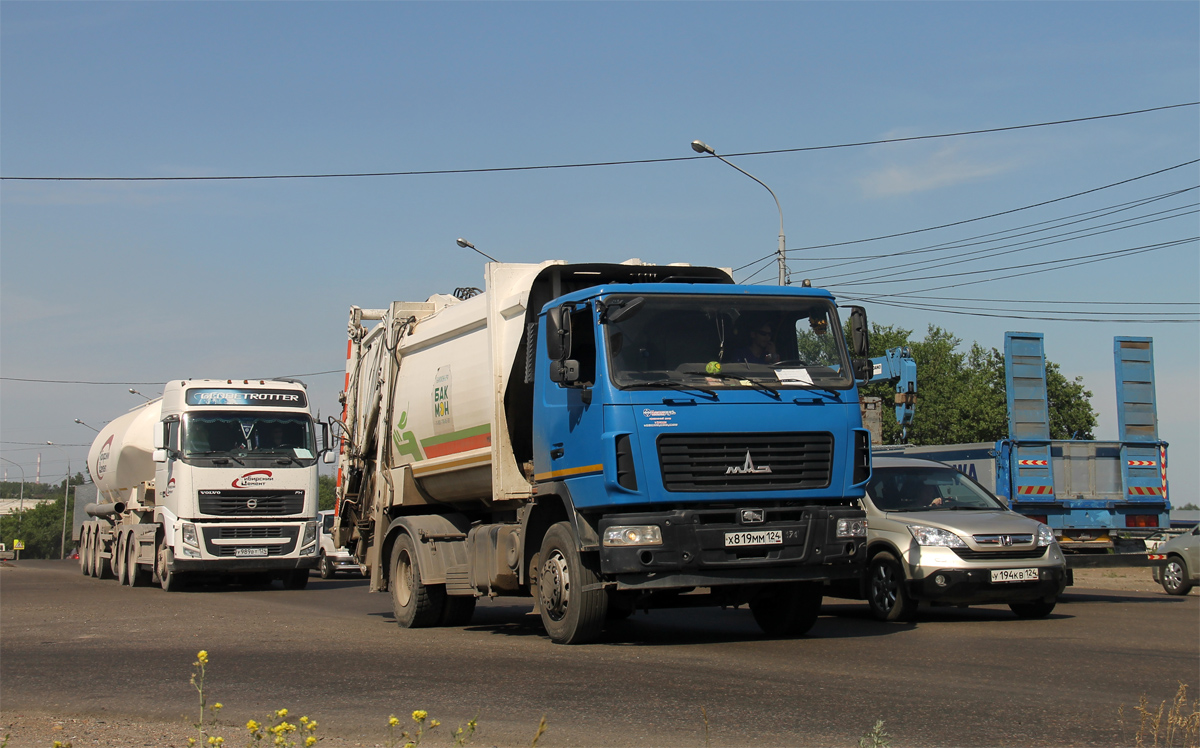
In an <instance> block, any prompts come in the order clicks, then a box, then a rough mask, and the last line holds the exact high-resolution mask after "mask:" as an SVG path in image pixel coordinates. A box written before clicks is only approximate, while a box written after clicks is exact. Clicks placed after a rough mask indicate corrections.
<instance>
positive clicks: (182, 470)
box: [79, 379, 334, 590]
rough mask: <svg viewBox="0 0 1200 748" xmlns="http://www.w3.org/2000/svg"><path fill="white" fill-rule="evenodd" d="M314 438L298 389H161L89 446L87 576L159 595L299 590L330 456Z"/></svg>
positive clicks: (231, 383)
mask: <svg viewBox="0 0 1200 748" xmlns="http://www.w3.org/2000/svg"><path fill="white" fill-rule="evenodd" d="M319 431H320V436H321V439H320V444H321V445H322V446H324V445H325V444H326V442H327V438H326V433H327V431H326V428H325V427H321V429H320V430H319ZM317 432H318V429H317V428H316V427H315V425H314V423H313V420H312V417H311V415H310V414H309V407H308V395H307V392H306V390H305V387H304V385H303V384H302V383H300V382H296V381H291V380H239V381H235V380H231V379H226V380H213V379H200V380H190V379H189V380H172V381H171V382H168V383H167V384H166V385H165V387H164V388H163V395H162V397H161V398H159V399H155V400H151V401H149V402H147V403H144V404H142V405H140V406H138V407H137V408H134V409H133V410H131V411H129V412H128V413H126V414H125V415H123V416H120V417H119V418H116V419H114V420H113V421H111V422H110V423H109V424H108V425H106V426H105V427H104V428H103V429H101V431H100V433H99V434H97V436H96V439H95V441H94V442H93V443H92V447H91V450H90V451H89V452H88V459H87V468H88V472H89V473H90V474H91V476H92V480H93V481H94V482H95V484H96V488H97V492H98V498H99V501H98V502H96V503H93V504H88V505H87V507H86V512H87V514H88V516H89V517H90V519H89V520H87V521H85V522H84V523H83V525H82V527H81V528H80V531H79V542H80V554H79V563H80V568H81V570H82V572H83V573H84V574H85V575H88V576H94V577H100V578H112V577H114V576H115V577H116V578H117V579H119V580H120V581H121V583H122V584H127V585H130V586H140V585H145V584H150V583H154V584H159V585H161V586H162V588H163V589H165V590H177V589H180V588H181V587H183V586H185V585H186V584H188V583H189V582H191V581H200V580H207V581H222V580H224V581H229V580H237V581H242V582H249V583H257V584H263V583H267V582H269V581H270V580H271V579H281V580H282V581H283V583H284V585H285V586H287V587H289V588H293V589H298V588H303V587H304V586H305V585H306V584H307V582H308V570H309V569H311V568H314V567H315V566H316V564H317V559H318V555H317V551H318V547H319V546H318V542H317V540H318V533H317V526H316V513H317V459H318V458H319V457H320V456H321V454H322V452H324V453H325V455H326V458H327V460H326V461H327V462H332V460H333V457H334V455H333V454H332V452H329V450H327V449H324V450H322V449H319V448H318V439H317V435H318V433H317Z"/></svg>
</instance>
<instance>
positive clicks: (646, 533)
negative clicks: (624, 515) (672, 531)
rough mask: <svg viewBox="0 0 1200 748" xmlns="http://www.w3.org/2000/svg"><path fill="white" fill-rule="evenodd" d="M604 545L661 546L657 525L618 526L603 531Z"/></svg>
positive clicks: (660, 533)
mask: <svg viewBox="0 0 1200 748" xmlns="http://www.w3.org/2000/svg"><path fill="white" fill-rule="evenodd" d="M604 545H662V530H660V529H659V528H658V525H619V526H616V527H610V528H608V529H606V530H605V531H604Z"/></svg>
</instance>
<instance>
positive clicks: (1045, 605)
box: [1008, 600, 1055, 618]
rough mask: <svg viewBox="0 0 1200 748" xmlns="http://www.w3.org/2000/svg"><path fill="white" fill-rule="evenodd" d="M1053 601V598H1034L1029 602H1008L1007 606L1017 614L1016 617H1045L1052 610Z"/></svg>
mask: <svg viewBox="0 0 1200 748" xmlns="http://www.w3.org/2000/svg"><path fill="white" fill-rule="evenodd" d="M1054 603H1055V601H1054V600H1051V601H1050V602H1046V601H1045V600H1035V601H1033V602H1029V603H1009V604H1008V607H1009V610H1011V611H1012V612H1013V613H1016V614H1017V618H1045V617H1046V616H1048V615H1050V611H1052V610H1054Z"/></svg>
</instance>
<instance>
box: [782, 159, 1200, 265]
mask: <svg viewBox="0 0 1200 748" xmlns="http://www.w3.org/2000/svg"><path fill="white" fill-rule="evenodd" d="M1195 163H1200V158H1194V159H1192V160H1191V161H1184V162H1183V163H1182V164H1175V165H1174V166H1168V167H1167V168H1165V169H1159V170H1158V171H1152V172H1150V173H1149V174H1142V175H1140V176H1136V177H1130V178H1129V179H1122V180H1121V181H1120V182H1113V183H1111V184H1106V185H1103V186H1101V187H1093V188H1092V189H1090V190H1084V191H1083V192H1076V193H1074V194H1071V195H1063V196H1062V197H1056V198H1054V199H1052V200H1043V201H1042V202H1040V203H1033V204H1032V205H1023V206H1021V207H1019V208H1011V209H1009V210H1002V211H1000V212H999V213H990V214H988V215H986V216H978V217H976V218H966V219H963V220H961V221H954V222H952V223H943V224H941V225H940V226H927V227H925V228H923V229H913V230H911V231H900V232H897V233H895V234H884V235H882V236H872V237H870V238H867V239H853V240H850V241H844V242H833V243H830V244H813V245H811V246H808V247H797V248H796V249H789V250H786V251H787V252H803V251H805V250H809V249H825V248H827V247H844V246H847V245H849V244H864V243H866V242H875V241H880V240H882V239H895V238H896V237H899V236H911V235H913V234H921V233H924V232H926V231H937V230H938V229H947V228H950V227H951V226H961V225H963V224H964V223H974V222H975V221H985V220H987V219H989V218H997V217H999V216H1006V215H1009V214H1010V213H1018V212H1020V211H1022V210H1030V209H1032V208H1040V207H1042V206H1044V205H1050V204H1052V203H1060V202H1062V201H1063V200H1071V199H1072V198H1076V197H1082V196H1083V195H1090V194H1091V193H1093V192H1099V191H1101V190H1107V189H1111V188H1113V187H1119V186H1121V185H1123V184H1129V183H1130V182H1136V181H1138V180H1139V179H1147V178H1149V177H1154V176H1158V175H1159V174H1165V173H1166V172H1168V171H1173V170H1174V169H1182V168H1183V167H1185V166H1191V165H1192V164H1195Z"/></svg>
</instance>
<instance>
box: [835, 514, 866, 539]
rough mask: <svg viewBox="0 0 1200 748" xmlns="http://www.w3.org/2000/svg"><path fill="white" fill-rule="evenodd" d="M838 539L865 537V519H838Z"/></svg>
mask: <svg viewBox="0 0 1200 748" xmlns="http://www.w3.org/2000/svg"><path fill="white" fill-rule="evenodd" d="M837 536H838V537H839V538H865V537H867V521H866V520H865V519H839V520H838V522H837Z"/></svg>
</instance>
